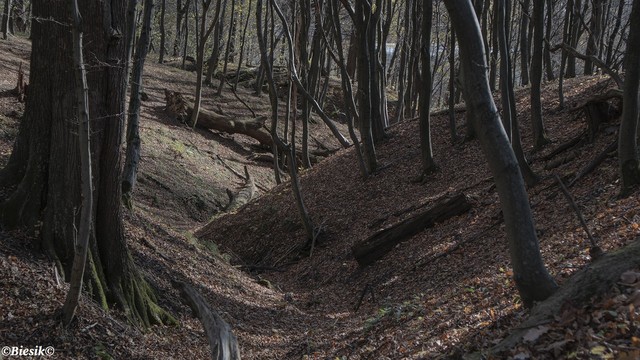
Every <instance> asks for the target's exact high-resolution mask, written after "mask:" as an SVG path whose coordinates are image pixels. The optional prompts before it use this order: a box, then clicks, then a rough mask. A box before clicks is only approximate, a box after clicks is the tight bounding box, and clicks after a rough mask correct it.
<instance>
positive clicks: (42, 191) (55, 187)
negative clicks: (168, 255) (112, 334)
mask: <svg viewBox="0 0 640 360" xmlns="http://www.w3.org/2000/svg"><path fill="white" fill-rule="evenodd" d="M67 5H68V2H67V1H63V0H56V1H53V0H50V1H43V0H38V1H34V2H33V16H35V17H37V18H44V19H46V18H54V19H59V21H64V22H70V21H71V20H70V18H69V16H70V13H69V11H68V10H67V9H68V6H67ZM79 5H80V12H81V13H82V15H83V18H84V19H92V21H90V22H85V23H84V28H83V30H84V39H85V51H86V53H90V54H92V56H91V57H88V58H87V59H86V60H85V61H87V62H88V63H87V66H89V67H91V69H92V71H90V72H89V73H88V74H87V81H88V84H89V87H90V88H91V89H92V91H91V92H90V93H89V112H90V113H91V114H100V115H99V116H97V117H96V118H95V119H91V125H92V127H93V131H92V133H91V136H92V138H91V144H92V146H91V150H92V151H91V155H92V159H91V161H92V163H93V168H94V169H95V170H96V171H95V172H94V177H93V186H94V189H95V190H94V197H95V199H94V206H93V208H92V218H93V219H92V221H93V225H94V226H93V229H92V231H91V232H90V243H89V254H88V255H89V256H88V264H87V268H86V277H85V282H84V283H85V288H86V289H87V291H88V292H89V293H90V294H91V295H92V296H93V297H94V298H95V299H96V300H97V301H98V303H99V304H100V305H101V306H102V307H104V308H107V307H108V305H109V304H110V303H111V304H113V303H115V304H117V305H119V306H121V307H122V308H123V309H124V311H125V314H126V315H127V316H128V317H129V318H130V319H131V321H133V322H135V323H139V324H143V325H149V324H152V323H162V322H166V321H172V319H171V318H170V316H168V314H167V313H165V312H164V311H163V310H162V309H160V308H159V307H158V306H157V305H156V298H155V295H154V294H153V291H152V290H151V288H150V287H149V286H148V285H147V284H146V282H145V281H144V279H143V277H142V276H141V274H140V273H139V272H138V271H137V270H136V267H135V265H134V263H133V259H132V258H131V254H130V253H129V250H128V249H127V246H126V242H125V238H124V229H123V220H122V212H121V211H122V209H121V206H120V196H121V188H120V178H121V172H120V169H121V152H120V147H121V143H122V129H123V125H124V114H125V109H124V104H125V101H124V100H125V94H126V87H125V84H126V82H125V78H126V75H127V74H126V72H125V69H124V67H121V66H113V64H122V63H125V62H127V61H128V60H127V59H126V58H125V54H126V48H127V44H126V43H125V41H124V39H125V37H124V36H119V35H120V34H119V33H118V32H115V31H114V29H113V28H112V26H113V27H115V28H117V29H125V28H126V27H125V24H124V21H125V20H124V19H125V18H126V16H125V12H126V2H125V1H121V0H113V1H111V2H108V3H104V4H102V5H101V6H98V5H97V3H96V4H93V3H91V4H90V3H86V2H81V3H80V4H79ZM105 14H109V16H107V15H105ZM104 21H109V23H107V24H105V23H104ZM123 35H124V34H123ZM32 37H33V54H34V56H33V57H32V62H31V72H30V75H31V76H30V82H31V85H32V86H31V87H30V89H29V96H28V98H27V104H26V109H25V116H24V119H23V125H24V126H22V125H21V128H20V133H19V135H18V140H17V142H16V146H15V147H14V151H17V152H16V153H15V154H14V155H12V158H14V157H15V158H17V159H26V164H27V166H26V169H25V171H24V173H22V171H21V170H20V168H12V169H14V170H15V174H16V175H17V176H20V178H21V180H20V183H19V185H18V187H17V188H16V190H15V191H14V192H13V193H11V195H10V196H9V197H8V198H7V199H5V200H4V202H3V203H2V204H1V205H0V214H1V220H2V222H3V223H4V224H5V226H8V227H27V228H29V229H35V228H34V226H37V225H38V224H41V227H39V229H40V236H39V237H37V239H36V242H37V243H36V246H38V247H40V248H42V249H44V251H45V253H46V254H47V255H48V256H50V257H51V258H52V259H53V260H54V262H55V263H56V265H57V266H58V269H59V270H61V271H62V273H63V274H64V275H65V278H68V276H69V272H70V269H71V262H72V258H73V256H74V253H75V249H74V240H73V239H74V233H75V229H74V224H76V223H78V221H79V215H78V214H77V213H76V210H77V209H79V208H80V207H81V196H80V194H79V192H77V191H70V189H78V188H80V186H81V185H80V179H81V177H80V156H79V154H78V151H77V149H78V146H79V145H78V138H77V136H76V135H75V134H76V132H75V131H74V130H73V129H71V128H70V126H69V119H72V118H74V117H75V110H74V109H75V108H76V106H77V104H76V97H75V96H74V94H75V90H76V88H75V85H74V84H75V81H74V76H73V71H70V69H72V67H73V63H72V58H71V57H70V56H69V53H70V52H71V35H70V33H69V31H68V29H67V28H65V27H61V26H59V25H58V24H57V23H53V22H49V21H41V22H33V28H32ZM51 44H57V45H56V46H51ZM105 114H106V115H105ZM25 142H26V144H28V145H27V146H24V144H25ZM25 151H26V152H25ZM10 163H11V162H10ZM8 176H9V177H11V175H8Z"/></svg>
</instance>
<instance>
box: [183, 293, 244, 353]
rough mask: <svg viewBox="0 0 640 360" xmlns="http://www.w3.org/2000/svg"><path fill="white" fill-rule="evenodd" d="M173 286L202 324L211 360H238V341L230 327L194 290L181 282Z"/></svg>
mask: <svg viewBox="0 0 640 360" xmlns="http://www.w3.org/2000/svg"><path fill="white" fill-rule="evenodd" d="M175 286H176V287H177V288H178V290H180V295H182V297H183V298H184V299H185V301H186V302H187V304H188V305H189V307H190V308H191V310H193V312H194V314H195V315H196V316H197V317H198V318H199V319H200V321H201V322H202V326H203V327H204V332H205V334H206V335H207V340H208V341H209V345H210V346H211V359H213V360H240V348H239V347H238V340H237V339H236V337H235V335H233V332H231V326H229V324H227V323H226V322H225V321H224V320H223V319H222V318H221V317H220V315H218V313H217V312H215V311H214V310H213V309H211V307H210V306H209V304H208V303H207V301H206V300H205V298H204V297H203V296H202V295H201V294H200V293H199V292H198V291H197V290H196V289H194V288H192V287H191V286H189V285H187V284H185V283H182V282H178V283H176V284H175Z"/></svg>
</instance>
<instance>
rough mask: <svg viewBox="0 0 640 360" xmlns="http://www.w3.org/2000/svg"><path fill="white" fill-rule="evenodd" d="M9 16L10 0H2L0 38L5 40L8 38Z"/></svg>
mask: <svg viewBox="0 0 640 360" xmlns="http://www.w3.org/2000/svg"><path fill="white" fill-rule="evenodd" d="M10 16H11V0H4V10H3V12H2V38H3V39H5V40H7V39H8V38H9V34H10V33H11V32H10V31H9V23H10Z"/></svg>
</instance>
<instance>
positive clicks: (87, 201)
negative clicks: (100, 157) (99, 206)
mask: <svg viewBox="0 0 640 360" xmlns="http://www.w3.org/2000/svg"><path fill="white" fill-rule="evenodd" d="M80 23H81V17H80V10H79V9H78V2H77V0H73V31H72V34H73V62H74V66H75V69H76V71H75V85H76V97H77V101H78V145H79V149H78V150H79V153H80V168H81V171H80V173H81V175H80V176H81V182H82V185H81V188H82V189H81V191H82V213H81V215H80V226H79V231H78V239H77V244H76V248H75V255H74V259H73V265H72V268H71V276H70V277H71V279H70V286H69V292H68V293H67V298H66V299H65V302H64V306H63V308H62V315H63V323H64V325H65V326H69V324H71V320H73V316H74V313H75V311H76V308H77V306H78V299H79V298H80V290H81V289H82V281H83V280H82V279H83V277H84V269H85V266H86V261H87V253H88V250H89V235H90V231H91V210H92V209H93V183H92V180H91V179H92V177H93V176H92V175H91V144H90V140H89V137H90V136H91V131H90V124H89V86H88V85H87V74H86V71H85V67H84V56H83V54H82V46H83V44H82V30H81V28H80Z"/></svg>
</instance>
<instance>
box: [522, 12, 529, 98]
mask: <svg viewBox="0 0 640 360" xmlns="http://www.w3.org/2000/svg"><path fill="white" fill-rule="evenodd" d="M520 4H521V6H522V19H521V21H520V79H521V81H520V83H521V84H522V86H527V85H529V59H530V56H529V37H528V36H527V33H528V29H529V17H530V16H531V11H530V9H531V0H524V1H523V2H521V3H520Z"/></svg>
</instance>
